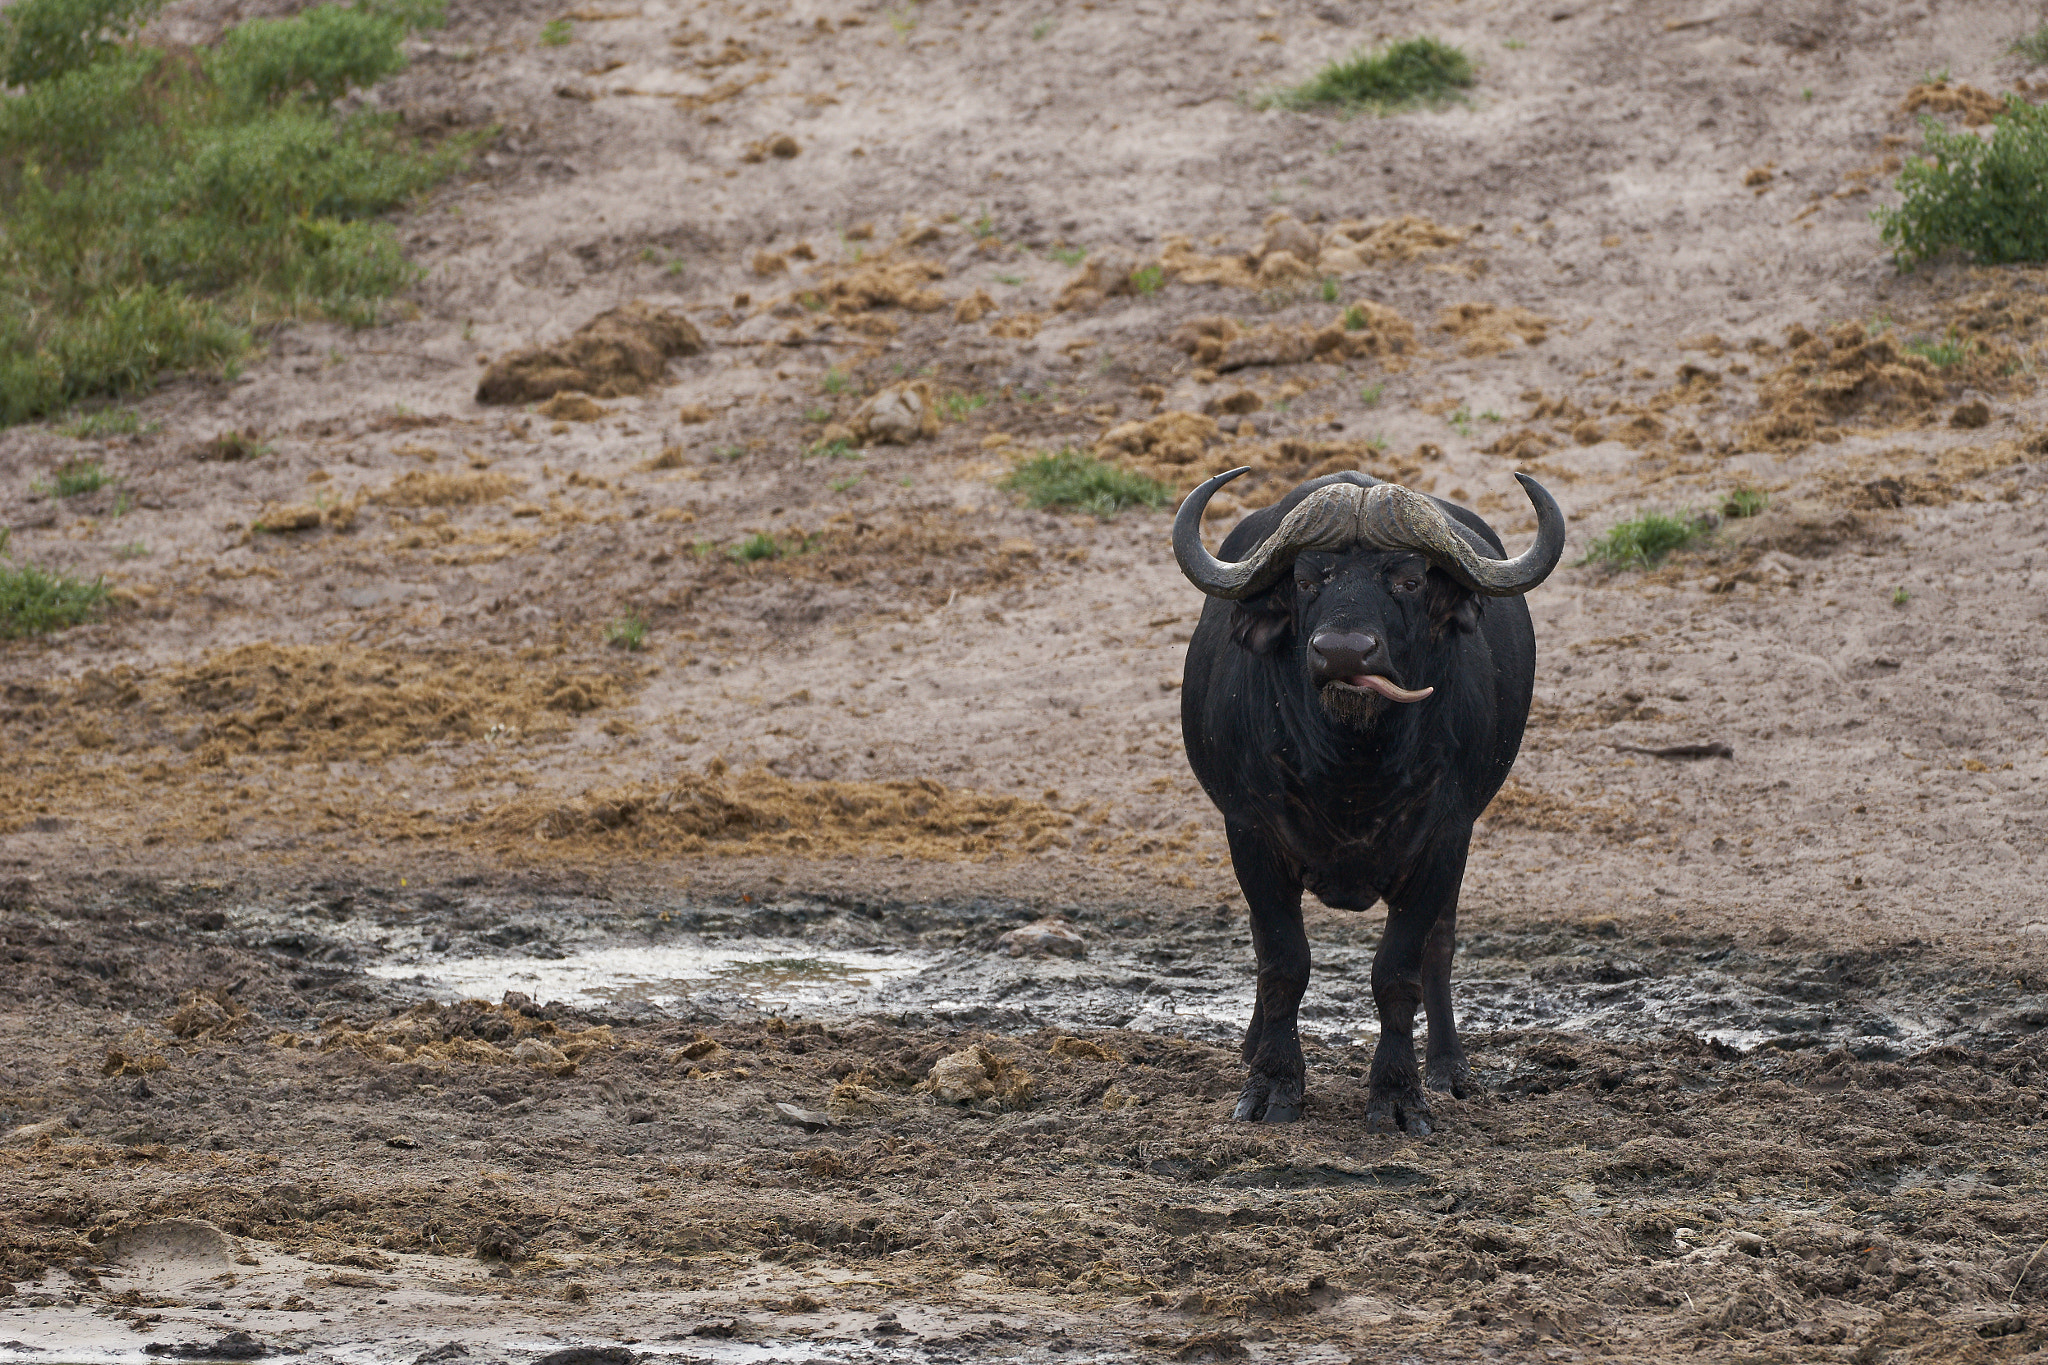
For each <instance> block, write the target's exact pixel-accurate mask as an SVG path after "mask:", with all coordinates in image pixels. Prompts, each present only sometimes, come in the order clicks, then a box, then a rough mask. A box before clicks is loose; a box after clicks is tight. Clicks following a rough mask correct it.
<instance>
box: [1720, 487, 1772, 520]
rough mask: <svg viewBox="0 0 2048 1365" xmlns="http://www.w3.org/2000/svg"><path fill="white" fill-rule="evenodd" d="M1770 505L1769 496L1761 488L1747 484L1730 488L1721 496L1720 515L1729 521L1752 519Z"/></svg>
mask: <svg viewBox="0 0 2048 1365" xmlns="http://www.w3.org/2000/svg"><path fill="white" fill-rule="evenodd" d="M1770 505H1771V495H1770V494H1769V493H1766V492H1764V490H1763V489H1761V488H1751V487H1750V486H1749V485H1748V484H1742V485H1740V486H1739V487H1735V488H1731V489H1729V490H1728V491H1727V492H1726V493H1724V494H1722V495H1721V515H1722V516H1724V517H1727V518H1728V519H1729V520H1731V521H1737V520H1740V519H1741V518H1743V517H1753V516H1755V515H1757V513H1759V512H1761V511H1763V510H1764V509H1765V508H1766V507H1769V506H1770Z"/></svg>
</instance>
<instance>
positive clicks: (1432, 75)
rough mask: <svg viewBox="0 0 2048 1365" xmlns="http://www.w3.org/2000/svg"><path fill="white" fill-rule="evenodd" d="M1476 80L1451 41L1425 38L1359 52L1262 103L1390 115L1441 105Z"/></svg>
mask: <svg viewBox="0 0 2048 1365" xmlns="http://www.w3.org/2000/svg"><path fill="white" fill-rule="evenodd" d="M1476 79H1477V76H1476V75H1475V74H1474V71H1473V68H1472V59H1471V58H1469V57H1467V56H1466V55H1465V54H1464V52H1463V51H1461V50H1460V49H1458V48H1455V47H1453V46H1451V45H1450V44H1449V43H1445V42H1442V41H1439V40H1438V39H1436V38H1432V37H1429V36H1427V35H1424V36H1421V37H1417V38H1406V39H1403V40H1402V41H1400V42H1398V43H1391V44H1389V45H1387V46H1386V47H1382V48H1377V49H1371V50H1368V49H1363V48H1361V49H1359V50H1358V51H1356V52H1354V53H1352V54H1351V55H1350V56H1349V57H1347V58H1345V59H1344V60H1343V61H1339V62H1332V63H1331V64H1330V65H1328V66H1326V67H1324V68H1323V69H1322V70H1321V71H1318V72H1317V73H1316V74H1315V76H1314V77H1313V78H1311V79H1310V80H1307V81H1305V82H1303V83H1302V84H1300V85H1297V86H1293V87H1291V88H1289V89H1286V90H1279V91H1275V92H1274V93H1272V94H1270V95H1268V96H1266V97H1265V98H1264V99H1263V100H1261V101H1260V103H1261V105H1262V106H1274V105H1278V106H1280V107H1281V108H1286V109H1309V108H1314V107H1317V106H1321V105H1335V106H1337V107H1339V108H1343V109H1371V110H1375V111H1377V112H1379V113H1383V114H1384V113H1391V112H1393V111H1394V110H1397V109H1405V108H1410V107H1413V106H1415V105H1440V104H1444V103H1447V102H1449V101H1451V100H1454V99H1457V98H1459V95H1458V92H1459V91H1461V90H1466V89H1469V88H1470V87H1471V86H1472V84H1473V82H1474V81H1475V80H1476Z"/></svg>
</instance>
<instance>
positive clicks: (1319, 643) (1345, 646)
mask: <svg viewBox="0 0 2048 1365" xmlns="http://www.w3.org/2000/svg"><path fill="white" fill-rule="evenodd" d="M1309 646H1310V648H1312V649H1313V650H1315V653H1316V657H1317V658H1318V659H1320V660H1321V661H1322V665H1323V667H1324V668H1326V669H1327V670H1329V672H1330V673H1331V674H1332V675H1333V676H1338V677H1344V676H1349V675H1351V674H1354V673H1360V672H1363V671H1364V669H1365V664H1366V661H1367V660H1368V659H1370V658H1372V656H1373V655H1374V654H1375V653H1377V652H1378V650H1379V647H1380V642H1379V640H1378V638H1377V637H1375V636H1372V635H1368V634H1365V633H1364V632H1362V631H1358V632H1353V631H1343V632H1338V631H1330V632H1327V633H1324V634H1319V635H1317V636H1315V637H1314V638H1312V639H1311V640H1310V641H1309Z"/></svg>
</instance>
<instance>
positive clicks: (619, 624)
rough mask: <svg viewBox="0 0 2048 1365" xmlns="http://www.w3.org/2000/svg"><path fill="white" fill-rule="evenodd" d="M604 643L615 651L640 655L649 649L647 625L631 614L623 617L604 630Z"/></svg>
mask: <svg viewBox="0 0 2048 1365" xmlns="http://www.w3.org/2000/svg"><path fill="white" fill-rule="evenodd" d="M604 642H605V643H606V644H608V645H610V646H611V647H612V648H613V649H624V650H628V651H631V652H633V653H638V652H639V651H641V650H643V649H645V648H647V623H646V622H645V621H643V620H641V619H640V618H639V617H638V616H635V615H632V614H630V613H629V614H627V615H625V616H621V617H619V618H618V619H617V620H615V621H613V622H611V623H610V624H608V625H607V626H606V627H605V628H604Z"/></svg>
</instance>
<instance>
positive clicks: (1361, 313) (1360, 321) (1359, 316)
mask: <svg viewBox="0 0 2048 1365" xmlns="http://www.w3.org/2000/svg"><path fill="white" fill-rule="evenodd" d="M1365 327H1366V317H1365V309H1364V308H1363V307H1361V306H1360V305H1358V304H1355V303H1354V304H1352V305H1351V306H1350V307H1349V308H1346V309H1345V310H1344V330H1345V331H1347V332H1362V331H1364V330H1365Z"/></svg>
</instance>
